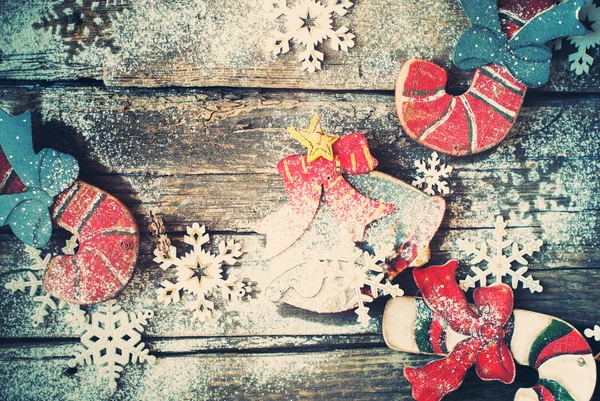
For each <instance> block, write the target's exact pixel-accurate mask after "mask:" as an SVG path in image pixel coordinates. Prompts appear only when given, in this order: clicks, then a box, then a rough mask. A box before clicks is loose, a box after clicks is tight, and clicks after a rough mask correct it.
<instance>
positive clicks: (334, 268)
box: [320, 234, 404, 327]
mask: <svg viewBox="0 0 600 401" xmlns="http://www.w3.org/2000/svg"><path fill="white" fill-rule="evenodd" d="M344 242H345V244H346V246H344V247H342V251H341V252H340V254H339V255H330V258H328V259H324V260H320V263H321V266H322V267H323V268H324V270H325V271H326V274H327V275H326V278H329V279H332V280H334V282H335V284H334V289H335V291H334V296H333V297H331V298H330V299H329V300H328V301H327V305H325V307H327V308H332V307H333V306H334V305H335V304H336V303H338V302H341V303H343V304H345V305H346V307H347V308H348V309H349V308H352V307H354V306H357V309H356V314H357V315H358V318H357V321H358V322H359V323H360V324H361V325H362V326H364V327H366V326H368V324H369V321H370V320H371V317H370V316H369V308H368V307H367V306H366V305H365V303H368V302H373V300H375V298H377V297H378V296H379V295H391V296H392V297H400V296H402V295H404V291H402V290H401V289H400V288H399V286H398V284H393V285H392V283H390V282H389V281H388V280H387V279H385V274H386V267H385V265H384V263H383V262H384V258H383V257H380V256H378V255H381V254H387V253H389V250H387V249H382V250H378V251H377V252H376V255H371V254H370V253H369V252H365V251H362V250H360V249H359V248H357V247H356V246H355V244H354V242H353V241H352V239H351V236H350V235H349V234H348V236H347V237H346V238H345V241H344Z"/></svg>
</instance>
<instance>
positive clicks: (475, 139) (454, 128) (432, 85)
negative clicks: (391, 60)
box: [395, 0, 555, 156]
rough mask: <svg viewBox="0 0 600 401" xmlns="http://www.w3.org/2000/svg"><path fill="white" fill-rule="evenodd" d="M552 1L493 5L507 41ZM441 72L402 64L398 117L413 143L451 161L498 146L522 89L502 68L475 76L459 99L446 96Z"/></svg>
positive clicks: (422, 63) (506, 0) (424, 64)
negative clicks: (456, 157) (448, 156)
mask: <svg viewBox="0 0 600 401" xmlns="http://www.w3.org/2000/svg"><path fill="white" fill-rule="evenodd" d="M554 4H555V3H554V1H553V0H529V1H522V0H520V1H517V0H499V1H498V7H499V10H500V18H501V22H502V29H503V30H504V33H505V35H506V36H507V37H508V38H509V39H510V38H512V37H513V36H514V35H515V34H516V33H517V32H518V31H519V29H520V28H521V27H522V26H523V25H524V24H525V23H526V22H527V21H529V20H531V19H532V18H533V17H535V16H536V15H538V14H539V13H541V12H543V11H545V10H547V9H549V8H551V7H552V6H554ZM447 80H448V76H447V74H446V71H444V69H443V68H441V67H439V66H437V65H436V64H434V63H432V62H430V61H426V60H420V59H412V60H409V61H407V62H406V63H405V64H404V66H403V67H402V69H401V71H400V73H399V75H398V79H397V81H396V92H395V102H396V111H397V114H398V118H399V119H400V122H401V124H402V127H403V128H404V130H405V131H406V133H407V134H408V135H409V136H410V137H411V138H412V139H414V140H415V141H417V142H418V143H419V144H421V145H423V146H426V147H428V148H431V149H434V150H437V151H438V152H442V153H446V154H449V155H453V156H464V155H469V154H474V153H479V152H482V151H484V150H487V149H490V148H492V147H494V146H496V145H497V144H498V143H500V142H501V141H502V140H503V139H504V138H505V137H506V135H507V134H508V132H509V131H510V130H511V128H512V127H513V125H514V123H515V121H516V119H517V116H518V115H519V111H520V109H521V105H522V104H523V99H524V97H525V92H526V89H527V88H526V87H525V86H524V85H523V84H521V83H520V82H519V81H517V80H516V79H515V78H514V77H513V76H512V75H511V73H510V72H509V71H508V69H506V68H505V67H502V66H497V65H488V66H485V67H482V68H479V69H477V70H476V71H475V75H474V76H473V81H472V84H471V87H470V88H469V89H468V90H467V91H466V92H465V93H464V94H462V95H460V96H452V95H449V94H448V93H447V92H446V83H447Z"/></svg>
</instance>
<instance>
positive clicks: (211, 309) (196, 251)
mask: <svg viewBox="0 0 600 401" xmlns="http://www.w3.org/2000/svg"><path fill="white" fill-rule="evenodd" d="M186 231H187V235H185V236H184V238H183V241H184V242H185V243H186V244H188V245H191V246H192V250H191V251H190V252H187V253H185V254H184V255H183V256H180V257H177V249H176V248H175V247H174V246H171V249H170V250H169V253H168V254H167V253H164V252H162V251H161V250H160V249H159V248H158V247H157V248H156V249H155V250H154V256H155V258H154V261H155V262H156V263H158V264H159V265H160V267H161V269H163V270H166V269H168V268H170V267H172V266H173V267H175V269H176V271H177V281H176V282H175V283H172V282H170V281H169V280H164V281H163V282H162V288H160V289H158V290H157V291H156V292H157V294H158V300H159V301H161V302H164V303H166V304H169V303H171V302H173V303H174V304H175V303H178V302H179V301H180V300H181V293H182V292H187V293H188V294H189V295H190V296H193V295H195V296H196V299H195V300H194V301H190V302H188V305H187V306H188V308H189V309H190V310H193V311H194V312H193V317H194V318H196V319H198V320H199V321H201V322H205V321H207V320H209V319H210V318H212V317H213V315H214V314H215V313H216V306H215V302H214V301H213V300H211V298H212V297H214V296H215V294H216V293H220V295H221V297H222V298H223V300H225V301H231V300H242V299H244V298H245V297H247V296H248V294H249V293H250V292H251V291H252V287H251V285H250V284H249V283H246V282H244V280H242V279H238V278H237V277H234V276H226V275H225V274H224V272H223V267H224V266H226V265H229V266H233V265H235V264H236V263H237V262H238V261H239V258H240V257H241V256H242V253H243V252H242V250H241V248H242V246H241V245H240V244H239V243H237V242H233V241H228V242H221V243H219V246H218V248H219V253H218V254H216V255H214V254H212V253H210V252H207V251H205V250H204V249H202V247H203V245H205V244H207V243H208V242H209V241H210V236H209V235H208V233H206V227H205V226H200V225H199V224H198V223H194V224H192V226H191V227H187V229H186ZM168 255H171V256H168Z"/></svg>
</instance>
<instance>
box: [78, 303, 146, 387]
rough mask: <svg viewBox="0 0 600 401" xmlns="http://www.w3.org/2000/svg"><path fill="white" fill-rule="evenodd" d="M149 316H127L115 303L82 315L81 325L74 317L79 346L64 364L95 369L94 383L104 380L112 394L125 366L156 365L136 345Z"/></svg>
mask: <svg viewBox="0 0 600 401" xmlns="http://www.w3.org/2000/svg"><path fill="white" fill-rule="evenodd" d="M90 315H91V319H90ZM152 316H154V312H152V311H138V312H135V313H133V312H132V313H127V312H125V311H123V310H121V306H119V305H117V304H116V301H115V300H111V301H107V302H105V303H103V304H99V305H98V311H97V312H96V313H90V314H89V315H86V316H85V318H84V321H81V320H80V317H78V316H74V318H73V319H74V320H75V321H79V329H80V330H81V332H82V333H83V334H82V336H81V344H82V345H80V346H77V347H76V349H75V352H74V354H75V355H74V357H73V359H71V360H69V361H68V362H67V364H68V365H69V366H70V367H72V368H73V367H75V366H76V365H81V366H83V365H86V364H88V365H96V366H97V367H98V370H99V373H100V374H99V375H98V383H100V381H101V380H102V378H107V379H108V380H109V382H108V387H109V388H110V389H113V390H114V389H115V388H116V387H117V379H118V378H119V375H120V372H122V371H123V367H124V366H125V365H127V364H129V363H130V362H131V363H136V362H138V361H139V362H149V363H154V362H155V361H156V357H154V356H152V355H148V350H147V349H145V348H144V346H145V344H144V343H141V342H140V341H141V339H142V336H141V334H140V333H141V332H143V331H144V327H143V326H144V325H146V324H148V319H150V318H151V317H152ZM90 320H91V321H90Z"/></svg>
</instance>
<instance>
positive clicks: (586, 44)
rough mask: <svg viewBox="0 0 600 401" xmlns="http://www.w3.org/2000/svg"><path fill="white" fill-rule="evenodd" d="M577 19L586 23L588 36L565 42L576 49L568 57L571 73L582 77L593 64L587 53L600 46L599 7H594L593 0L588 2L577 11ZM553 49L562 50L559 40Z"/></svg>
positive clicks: (571, 37) (569, 38) (571, 38)
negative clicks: (573, 72)
mask: <svg viewBox="0 0 600 401" xmlns="http://www.w3.org/2000/svg"><path fill="white" fill-rule="evenodd" d="M579 19H580V20H582V21H587V22H588V25H587V28H588V34H587V35H584V36H569V37H568V38H567V40H568V41H569V42H570V43H571V44H572V45H573V46H575V49H576V50H575V52H573V53H571V54H570V55H569V61H570V62H571V71H575V74H577V75H582V74H583V73H586V74H588V73H589V72H590V66H591V65H592V64H593V63H594V58H593V57H592V56H590V55H589V54H588V53H587V51H588V50H589V49H593V48H595V47H596V46H598V45H599V44H600V7H598V6H596V4H594V1H593V0H588V1H587V3H586V4H585V5H584V6H583V7H582V8H581V10H579ZM554 48H555V49H557V50H559V49H561V48H562V42H561V40H560V39H557V40H556V41H555V42H554Z"/></svg>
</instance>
